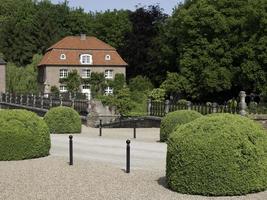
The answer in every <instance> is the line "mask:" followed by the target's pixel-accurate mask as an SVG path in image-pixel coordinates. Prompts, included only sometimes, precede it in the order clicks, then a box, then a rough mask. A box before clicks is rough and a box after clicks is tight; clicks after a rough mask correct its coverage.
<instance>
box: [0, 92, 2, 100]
mask: <svg viewBox="0 0 267 200" xmlns="http://www.w3.org/2000/svg"><path fill="white" fill-rule="evenodd" d="M2 101H3V93H2V92H1V93H0V102H2Z"/></svg>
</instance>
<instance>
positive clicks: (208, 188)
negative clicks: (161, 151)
mask: <svg viewBox="0 0 267 200" xmlns="http://www.w3.org/2000/svg"><path fill="white" fill-rule="evenodd" d="M266 177H267V132H266V131H265V130H264V129H263V128H262V127H261V126H260V125H259V124H258V123H256V122H254V121H252V120H250V119H248V118H245V117H241V116H238V115H231V114H216V115H210V116H207V117H201V118H199V119H196V120H195V121H192V122H190V123H188V124H185V125H182V126H180V128H178V129H177V130H175V131H174V132H173V134H172V135H171V136H170V137H169V140H168V150H167V169H166V178H167V184H168V186H169V187H170V188H171V189H172V190H174V191H177V192H180V193H187V194H201V195H208V196H209V195H211V196H220V195H242V194H247V193H252V192H258V191H262V190H265V189H266V188H267V178H266Z"/></svg>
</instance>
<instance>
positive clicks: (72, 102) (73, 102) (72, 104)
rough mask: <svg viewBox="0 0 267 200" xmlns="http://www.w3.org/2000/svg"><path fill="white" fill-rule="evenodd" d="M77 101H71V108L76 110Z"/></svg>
mask: <svg viewBox="0 0 267 200" xmlns="http://www.w3.org/2000/svg"><path fill="white" fill-rule="evenodd" d="M74 105H75V101H74V99H71V107H72V108H73V109H74Z"/></svg>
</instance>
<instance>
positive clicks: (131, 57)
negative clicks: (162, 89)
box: [119, 5, 167, 83]
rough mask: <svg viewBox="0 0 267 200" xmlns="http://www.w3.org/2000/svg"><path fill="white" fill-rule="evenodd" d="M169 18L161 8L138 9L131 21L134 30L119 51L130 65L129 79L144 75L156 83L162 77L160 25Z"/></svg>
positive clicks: (130, 17)
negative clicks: (158, 39) (159, 58)
mask: <svg viewBox="0 0 267 200" xmlns="http://www.w3.org/2000/svg"><path fill="white" fill-rule="evenodd" d="M166 18H167V15H166V14H164V13H163V11H162V10H161V8H160V7H159V6H158V5H156V6H149V7H148V8H147V9H146V8H144V7H141V8H137V9H136V10H135V11H134V12H131V13H130V15H129V19H130V21H131V23H132V30H131V31H130V32H128V33H127V36H126V38H127V40H126V44H125V46H124V47H123V48H122V49H120V50H119V52H120V53H121V55H122V56H123V57H124V58H125V59H126V61H127V63H128V64H129V68H128V70H127V77H128V78H133V77H135V76H137V75H139V74H140V72H142V73H143V75H145V76H147V77H148V78H150V80H152V81H153V82H154V83H158V80H160V79H161V78H160V77H162V68H160V66H158V58H157V56H158V55H159V53H160V52H159V46H158V43H156V40H157V36H158V34H159V30H160V25H161V24H162V23H163V22H164V20H165V19H166Z"/></svg>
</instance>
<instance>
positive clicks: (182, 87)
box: [160, 72, 189, 96]
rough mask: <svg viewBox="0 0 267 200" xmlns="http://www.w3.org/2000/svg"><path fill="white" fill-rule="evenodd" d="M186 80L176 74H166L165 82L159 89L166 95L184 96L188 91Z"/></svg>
mask: <svg viewBox="0 0 267 200" xmlns="http://www.w3.org/2000/svg"><path fill="white" fill-rule="evenodd" d="M188 85H189V82H188V80H187V79H186V78H185V77H183V76H181V75H179V74H178V73H171V72H167V77H166V80H165V81H164V82H163V83H162V84H161V85H160V88H162V89H164V90H165V91H166V93H167V94H169V95H172V96H175V95H177V94H179V95H181V94H186V93H187V91H188V90H189V88H188Z"/></svg>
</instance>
